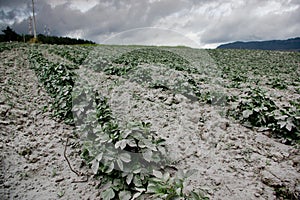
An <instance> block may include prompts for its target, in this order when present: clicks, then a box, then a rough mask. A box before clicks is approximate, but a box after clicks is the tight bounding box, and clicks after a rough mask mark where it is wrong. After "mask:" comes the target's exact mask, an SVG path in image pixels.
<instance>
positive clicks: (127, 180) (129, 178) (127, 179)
mask: <svg viewBox="0 0 300 200" xmlns="http://www.w3.org/2000/svg"><path fill="white" fill-rule="evenodd" d="M132 179H133V174H132V173H130V174H128V175H127V177H126V183H127V184H128V185H129V184H130V183H131V181H132Z"/></svg>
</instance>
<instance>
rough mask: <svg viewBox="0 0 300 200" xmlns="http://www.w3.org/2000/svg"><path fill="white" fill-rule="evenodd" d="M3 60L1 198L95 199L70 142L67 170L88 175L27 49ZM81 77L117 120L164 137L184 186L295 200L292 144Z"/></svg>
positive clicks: (112, 80)
mask: <svg viewBox="0 0 300 200" xmlns="http://www.w3.org/2000/svg"><path fill="white" fill-rule="evenodd" d="M0 60H1V62H0V71H1V72H0V84H1V93H0V95H1V96H0V131H1V132H0V137H1V138H0V150H1V166H0V167H1V171H0V181H1V182H0V183H1V188H0V199H45V200H46V199H47V200H48V199H59V198H61V199H100V192H101V191H100V190H99V189H97V187H98V186H99V181H98V180H96V179H95V178H93V177H92V176H91V175H87V176H88V179H87V181H85V179H86V176H79V177H78V176H77V175H76V174H75V173H73V172H72V171H71V169H70V168H69V166H68V163H67V161H66V159H65V157H64V150H65V144H66V141H67V138H68V137H71V139H70V141H69V144H68V145H67V151H66V155H67V157H68V159H69V160H70V162H71V165H72V167H73V168H74V169H75V170H77V171H80V172H82V173H85V174H89V173H88V172H89V171H90V170H89V169H88V168H87V167H86V166H83V165H82V162H83V161H82V160H81V159H80V156H79V155H80V151H81V140H80V138H78V137H75V136H74V134H73V132H74V127H71V126H68V125H65V124H64V123H62V122H57V121H55V120H53V119H51V117H50V112H48V111H47V110H45V106H46V105H47V104H48V103H49V101H51V99H50V97H49V96H48V95H47V93H46V92H45V91H44V90H43V88H42V87H41V86H40V83H39V82H38V79H37V77H36V76H35V73H34V71H33V70H31V69H30V68H29V63H28V60H27V54H26V49H25V48H19V49H13V50H11V51H4V52H2V53H0ZM78 73H79V74H80V73H83V74H84V75H86V76H88V77H89V78H90V80H93V81H92V82H94V83H95V85H97V87H98V88H97V89H98V90H99V91H101V92H102V93H103V94H104V95H105V96H107V97H113V98H109V99H110V101H109V104H110V105H111V108H112V111H113V113H114V115H116V116H118V119H119V121H120V122H126V121H132V120H137V119H138V120H142V121H150V122H151V124H152V129H153V130H154V131H156V132H157V133H159V134H160V136H161V137H163V138H165V139H166V141H167V146H168V149H169V152H170V155H171V157H172V159H173V160H174V163H175V164H176V166H177V167H178V168H181V169H195V170H196V171H197V172H196V173H195V174H194V175H193V176H192V177H190V178H189V179H188V181H187V189H190V188H200V189H202V190H204V191H206V192H207V194H208V196H209V197H210V198H211V199H222V200H223V199H276V192H275V191H283V192H284V191H289V193H292V194H293V195H294V196H297V195H298V198H299V197H300V173H299V172H300V154H299V150H298V149H296V148H294V147H293V146H288V145H285V144H282V143H280V142H279V141H278V140H275V139H273V138H270V137H268V136H267V135H264V134H263V133H260V132H257V131H253V130H251V129H248V128H245V127H244V126H242V125H240V124H238V123H235V122H233V121H230V120H229V119H227V118H225V117H222V115H221V114H220V110H217V109H216V108H214V107H212V106H210V105H203V104H200V103H199V102H197V101H195V102H191V101H190V100H189V99H188V98H186V97H185V96H184V95H181V94H175V95H174V94H171V93H169V92H168V91H162V90H161V89H153V90H149V89H147V88H145V87H143V86H142V85H140V84H138V83H136V82H133V81H130V79H123V78H120V77H112V76H107V75H105V74H103V73H100V72H99V73H95V72H91V71H89V70H86V69H82V68H80V69H79V71H78ZM116 82H118V84H116ZM99 83H101V84H99ZM110 86H113V87H110ZM124 91H126V92H124ZM78 181H82V182H78Z"/></svg>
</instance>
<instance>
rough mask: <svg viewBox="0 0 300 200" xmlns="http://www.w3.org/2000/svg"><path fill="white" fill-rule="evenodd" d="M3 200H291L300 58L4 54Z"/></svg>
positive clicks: (58, 49)
mask: <svg viewBox="0 0 300 200" xmlns="http://www.w3.org/2000/svg"><path fill="white" fill-rule="evenodd" d="M0 57H1V63H0V70H1V73H0V74H1V77H0V84H1V96H0V113H1V118H0V127H1V129H0V131H1V134H0V137H1V140H0V141H1V143H0V149H1V152H2V154H1V173H0V176H1V188H0V199H36V198H39V199H58V198H61V199H105V200H106V199H122V200H123V199H299V198H300V153H299V147H300V53H299V52H298V53H297V52H279V51H255V50H251V51H250V50H220V49H211V50H204V49H192V48H188V47H155V46H113V45H87V46H85V45H78V46H63V45H41V44H36V45H29V44H21V43H2V44H0Z"/></svg>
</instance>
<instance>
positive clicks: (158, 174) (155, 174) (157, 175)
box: [153, 169, 163, 179]
mask: <svg viewBox="0 0 300 200" xmlns="http://www.w3.org/2000/svg"><path fill="white" fill-rule="evenodd" d="M153 175H154V176H155V177H156V178H159V179H161V178H162V177H163V174H162V173H161V172H160V171H157V170H155V169H153Z"/></svg>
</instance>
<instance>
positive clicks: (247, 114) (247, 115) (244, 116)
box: [243, 110, 253, 119]
mask: <svg viewBox="0 0 300 200" xmlns="http://www.w3.org/2000/svg"><path fill="white" fill-rule="evenodd" d="M252 114H253V111H252V110H244V111H243V118H244V119H247V118H248V117H249V116H250V115H252Z"/></svg>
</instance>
